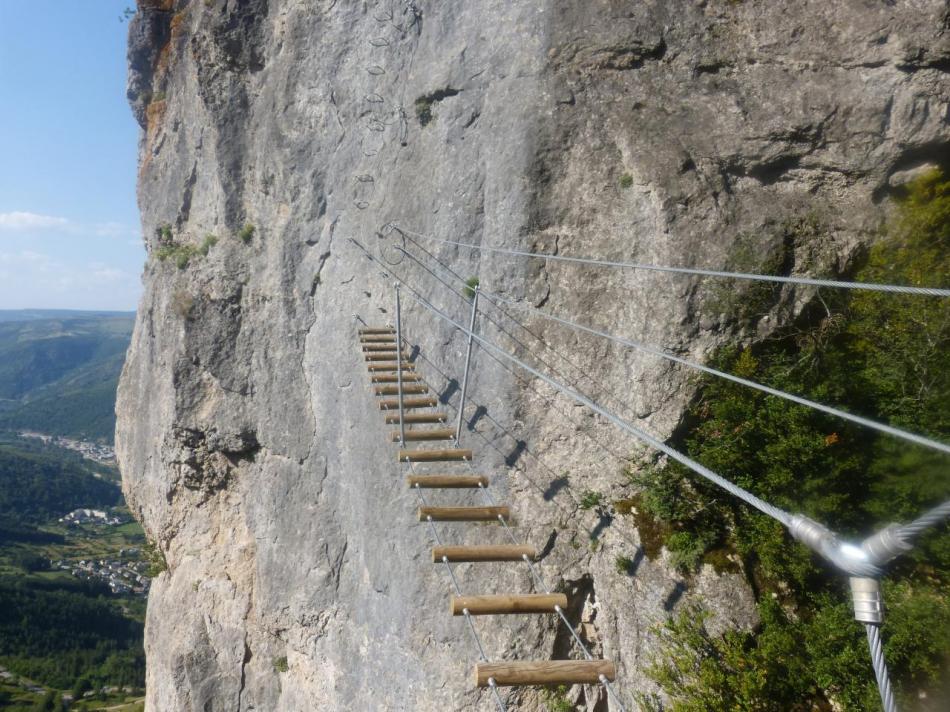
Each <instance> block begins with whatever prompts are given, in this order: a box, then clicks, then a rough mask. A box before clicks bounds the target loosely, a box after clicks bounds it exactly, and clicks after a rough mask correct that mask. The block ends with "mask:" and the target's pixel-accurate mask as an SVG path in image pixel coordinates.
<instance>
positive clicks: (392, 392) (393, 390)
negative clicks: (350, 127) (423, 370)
mask: <svg viewBox="0 0 950 712" xmlns="http://www.w3.org/2000/svg"><path fill="white" fill-rule="evenodd" d="M428 392H429V387H428V386H427V385H425V384H423V383H416V384H406V383H403V384H402V393H403V395H412V394H417V393H428ZM376 395H378V396H397V395H399V386H398V385H396V386H376Z"/></svg>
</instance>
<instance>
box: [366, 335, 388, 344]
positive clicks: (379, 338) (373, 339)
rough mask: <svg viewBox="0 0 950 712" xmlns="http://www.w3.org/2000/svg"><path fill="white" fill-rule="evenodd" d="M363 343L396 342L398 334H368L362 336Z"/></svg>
mask: <svg viewBox="0 0 950 712" xmlns="http://www.w3.org/2000/svg"><path fill="white" fill-rule="evenodd" d="M360 343H361V344H394V343H396V334H366V335H365V336H361V337H360Z"/></svg>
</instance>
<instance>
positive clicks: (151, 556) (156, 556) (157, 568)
mask: <svg viewBox="0 0 950 712" xmlns="http://www.w3.org/2000/svg"><path fill="white" fill-rule="evenodd" d="M142 553H143V554H144V555H145V560H146V561H148V571H146V572H145V575H146V576H148V577H149V578H150V579H151V578H155V577H156V576H158V575H159V574H160V573H163V572H165V571H168V562H167V561H166V560H165V554H164V553H162V550H161V549H159V548H158V547H157V546H155V545H154V544H152V543H151V542H149V543H147V544H145V545H144V546H143V547H142Z"/></svg>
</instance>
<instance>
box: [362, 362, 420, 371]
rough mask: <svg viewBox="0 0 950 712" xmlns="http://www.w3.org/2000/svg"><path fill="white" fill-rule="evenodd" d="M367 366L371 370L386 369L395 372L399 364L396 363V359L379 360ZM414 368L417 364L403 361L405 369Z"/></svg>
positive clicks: (403, 368)
mask: <svg viewBox="0 0 950 712" xmlns="http://www.w3.org/2000/svg"><path fill="white" fill-rule="evenodd" d="M366 368H367V369H369V371H370V372H373V371H385V372H392V373H395V372H396V370H397V369H398V365H397V364H396V362H395V361H386V362H382V361H379V362H373V363H368V364H366ZM414 369H415V366H413V365H412V364H411V363H407V362H406V361H403V363H402V370H403V371H412V370H414Z"/></svg>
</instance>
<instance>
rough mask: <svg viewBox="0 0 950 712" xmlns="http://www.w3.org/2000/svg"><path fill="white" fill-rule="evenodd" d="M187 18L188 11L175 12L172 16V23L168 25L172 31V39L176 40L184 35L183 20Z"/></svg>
mask: <svg viewBox="0 0 950 712" xmlns="http://www.w3.org/2000/svg"><path fill="white" fill-rule="evenodd" d="M187 18H188V10H187V9H186V10H182V11H180V12H176V13H175V14H174V15H173V16H172V21H171V23H170V27H171V31H172V39H173V40H175V39H178V38H179V37H181V36H182V35H183V34H184V33H185V20H186V19H187Z"/></svg>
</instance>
